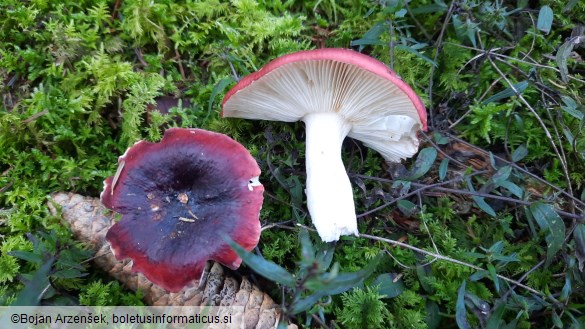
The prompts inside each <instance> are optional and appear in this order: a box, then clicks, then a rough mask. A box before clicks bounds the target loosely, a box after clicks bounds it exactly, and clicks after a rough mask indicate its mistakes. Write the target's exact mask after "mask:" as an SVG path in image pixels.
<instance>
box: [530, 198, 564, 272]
mask: <svg viewBox="0 0 585 329" xmlns="http://www.w3.org/2000/svg"><path fill="white" fill-rule="evenodd" d="M530 212H531V213H532V216H533V217H534V219H535V220H536V223H538V226H540V229H541V230H543V231H545V232H546V237H545V240H546V244H547V250H546V263H545V267H548V266H549V265H550V263H551V261H552V259H553V258H554V256H555V255H556V254H557V252H559V251H560V250H561V248H562V246H563V241H564V239H565V223H564V222H563V220H562V219H561V217H560V216H559V215H558V214H557V213H556V212H555V211H554V208H553V207H552V206H551V205H549V204H545V203H542V202H536V203H534V204H532V205H531V206H530Z"/></svg>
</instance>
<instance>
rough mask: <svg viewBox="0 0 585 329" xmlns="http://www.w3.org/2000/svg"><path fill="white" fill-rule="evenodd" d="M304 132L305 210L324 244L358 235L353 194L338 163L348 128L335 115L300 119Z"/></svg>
mask: <svg viewBox="0 0 585 329" xmlns="http://www.w3.org/2000/svg"><path fill="white" fill-rule="evenodd" d="M303 121H304V122H305V125H306V130H307V140H306V145H307V150H306V170H307V190H306V194H307V207H308V208H309V213H310V214H311V219H312V220H313V224H314V225H315V228H316V229H317V232H318V233H319V236H320V237H321V239H322V240H323V241H325V242H330V241H336V240H339V237H340V236H341V235H351V234H353V235H358V230H357V219H356V215H355V206H354V202H353V191H352V188H351V183H350V182H349V177H347V172H346V171H345V166H344V165H343V162H342V161H341V144H342V143H343V140H344V139H345V137H346V136H347V134H348V132H349V130H350V129H351V126H350V125H349V124H348V123H347V122H346V121H345V119H344V118H343V117H342V116H340V115H338V114H336V113H314V114H309V115H307V116H305V117H304V118H303Z"/></svg>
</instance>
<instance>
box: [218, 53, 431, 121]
mask: <svg viewBox="0 0 585 329" xmlns="http://www.w3.org/2000/svg"><path fill="white" fill-rule="evenodd" d="M318 60H333V61H336V62H341V63H346V64H351V65H355V66H359V67H360V68H362V69H364V70H366V71H369V72H371V73H373V74H375V75H377V76H379V77H381V78H384V79H387V80H389V81H391V82H392V83H394V85H396V87H398V88H399V89H400V90H402V92H404V93H405V94H406V95H407V96H408V98H409V99H410V100H411V102H412V104H413V105H414V107H415V108H416V111H417V112H418V115H419V117H420V120H421V124H422V129H423V130H425V131H426V130H427V112H426V110H425V106H424V104H423V102H422V101H421V99H420V98H419V97H418V95H417V94H416V93H415V92H414V90H412V88H410V86H409V85H408V84H407V83H406V82H404V81H403V80H402V79H400V77H399V76H398V75H397V74H396V73H394V71H392V70H390V69H389V68H388V67H387V66H386V65H385V64H384V63H382V62H380V61H378V60H376V59H374V58H372V57H370V56H367V55H364V54H362V53H359V52H357V51H353V50H349V49H343V48H323V49H315V50H303V51H298V52H295V53H292V54H288V55H284V56H282V57H279V58H277V59H275V60H273V61H271V62H270V63H268V64H266V65H265V66H264V67H262V68H261V69H260V70H259V71H256V72H254V73H252V74H250V75H247V76H246V77H244V78H243V79H241V80H240V81H239V82H238V83H237V84H236V86H235V87H234V88H232V89H231V90H230V91H229V92H228V93H227V94H226V95H225V97H224V98H223V102H222V106H224V105H225V103H226V102H227V101H228V100H229V99H230V98H231V97H232V96H233V95H234V94H236V93H237V92H238V91H240V90H243V89H245V88H246V87H248V86H249V85H250V84H252V83H253V82H254V81H256V80H258V79H260V78H261V77H263V76H265V75H266V74H268V73H270V72H272V71H273V70H275V69H278V68H280V67H282V66H283V65H286V64H290V63H295V62H302V61H318Z"/></svg>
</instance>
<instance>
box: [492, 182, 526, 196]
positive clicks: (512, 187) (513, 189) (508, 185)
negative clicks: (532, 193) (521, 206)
mask: <svg viewBox="0 0 585 329" xmlns="http://www.w3.org/2000/svg"><path fill="white" fill-rule="evenodd" d="M498 185H499V186H501V187H503V188H505V189H506V190H508V191H510V193H512V194H514V196H516V197H517V198H518V199H522V195H523V194H524V190H523V189H522V188H521V187H520V186H518V185H516V184H514V183H512V182H509V181H503V182H500V183H499V184H498Z"/></svg>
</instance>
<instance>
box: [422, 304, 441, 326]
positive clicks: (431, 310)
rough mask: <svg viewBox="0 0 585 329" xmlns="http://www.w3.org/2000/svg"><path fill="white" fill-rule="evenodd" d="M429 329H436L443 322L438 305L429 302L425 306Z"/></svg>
mask: <svg viewBox="0 0 585 329" xmlns="http://www.w3.org/2000/svg"><path fill="white" fill-rule="evenodd" d="M425 311H426V314H427V316H426V323H427V329H436V328H438V327H439V324H440V322H441V310H440V309H439V305H437V303H435V302H433V301H431V300H427V302H426V304H425Z"/></svg>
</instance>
